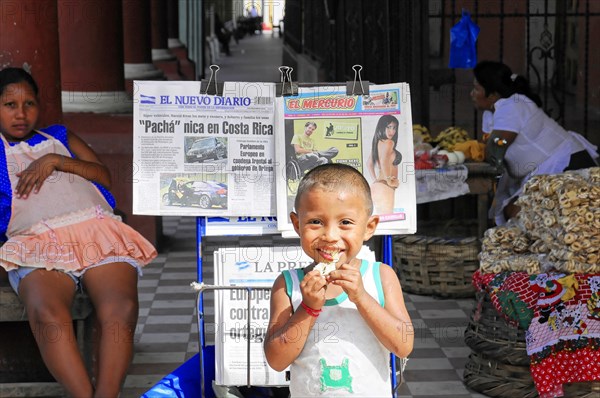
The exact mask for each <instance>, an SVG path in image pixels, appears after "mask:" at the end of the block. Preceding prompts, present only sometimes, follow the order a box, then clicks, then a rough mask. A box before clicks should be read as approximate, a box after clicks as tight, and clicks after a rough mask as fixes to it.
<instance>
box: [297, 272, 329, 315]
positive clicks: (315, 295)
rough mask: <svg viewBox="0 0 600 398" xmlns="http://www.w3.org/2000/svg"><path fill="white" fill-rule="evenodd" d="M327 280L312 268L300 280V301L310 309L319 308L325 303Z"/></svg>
mask: <svg viewBox="0 0 600 398" xmlns="http://www.w3.org/2000/svg"><path fill="white" fill-rule="evenodd" d="M326 286H327V281H326V280H325V278H324V277H323V276H322V275H321V273H320V272H319V271H318V270H315V269H313V270H312V271H310V272H309V273H307V274H306V275H304V278H303V279H302V282H300V291H301V292H302V301H304V304H306V305H307V306H309V307H310V308H312V309H315V310H320V309H321V308H322V307H323V306H324V305H325V287H326Z"/></svg>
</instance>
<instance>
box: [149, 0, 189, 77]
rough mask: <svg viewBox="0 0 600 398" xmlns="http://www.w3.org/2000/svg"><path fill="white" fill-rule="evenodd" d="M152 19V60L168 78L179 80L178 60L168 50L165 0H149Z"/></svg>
mask: <svg viewBox="0 0 600 398" xmlns="http://www.w3.org/2000/svg"><path fill="white" fill-rule="evenodd" d="M150 14H151V15H150V17H151V20H152V35H151V37H152V61H154V65H156V67H157V68H158V69H160V70H162V71H163V72H164V74H165V76H166V77H167V79H168V80H181V79H182V76H181V75H180V74H179V62H178V61H177V58H176V57H175V55H173V53H172V52H171V51H169V38H168V35H169V34H168V27H167V0H150Z"/></svg>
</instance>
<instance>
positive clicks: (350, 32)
mask: <svg viewBox="0 0 600 398" xmlns="http://www.w3.org/2000/svg"><path fill="white" fill-rule="evenodd" d="M462 9H466V10H468V11H469V12H470V13H471V16H472V19H473V20H474V21H475V22H476V23H477V24H478V25H479V26H480V27H481V33H480V38H479V41H478V53H479V59H480V60H481V59H484V58H486V59H492V60H499V61H503V62H505V63H507V64H508V65H510V66H511V68H512V69H513V70H514V71H515V72H517V73H520V74H523V75H525V76H526V77H528V78H529V80H530V81H531V83H532V85H533V86H534V87H535V88H536V89H537V91H538V93H539V94H540V97H541V98H542V100H543V102H544V109H545V110H546V112H547V113H548V114H549V115H551V116H552V117H553V118H555V119H556V120H557V121H558V122H559V123H561V124H562V125H564V126H565V127H566V128H568V129H571V130H574V131H577V132H579V133H581V134H582V135H584V136H586V137H587V138H588V139H590V141H592V142H594V143H596V144H599V143H600V131H599V130H600V129H599V128H598V126H600V68H599V67H598V65H599V64H600V56H598V55H596V53H597V52H592V51H591V46H592V44H593V40H598V39H600V19H599V17H600V1H598V0H428V1H422V0H286V18H285V26H286V29H285V41H286V44H287V46H289V48H291V49H292V51H294V52H295V53H296V54H303V55H304V56H307V57H309V58H310V59H312V60H313V61H314V62H315V63H316V64H317V65H319V68H321V70H322V73H321V74H320V75H321V76H323V77H324V78H325V79H327V80H328V81H344V80H349V79H351V78H352V73H353V72H352V69H351V67H352V65H354V64H361V65H363V66H364V68H365V69H364V71H363V77H364V78H366V79H368V80H370V81H371V82H375V83H387V82H398V81H406V82H409V83H410V86H411V93H412V95H411V97H412V98H411V99H412V110H413V120H414V122H415V123H422V124H426V125H428V126H431V127H432V132H433V133H434V134H435V133H436V132H438V131H440V130H441V129H442V128H443V127H447V126H449V125H461V126H463V127H465V128H466V129H467V130H468V131H470V132H471V133H472V134H473V136H474V137H476V136H477V135H478V133H477V132H478V131H480V125H479V120H478V118H479V115H478V114H477V112H475V111H474V110H473V108H472V105H471V101H470V99H469V92H470V90H471V87H472V74H471V71H470V70H459V69H449V68H448V67H447V63H448V43H449V29H450V27H451V26H453V25H454V24H455V23H456V22H457V21H458V20H459V19H460V16H461V11H462ZM436 129H437V131H436Z"/></svg>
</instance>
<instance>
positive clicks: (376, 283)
mask: <svg viewBox="0 0 600 398" xmlns="http://www.w3.org/2000/svg"><path fill="white" fill-rule="evenodd" d="M380 264H381V263H371V262H368V261H366V260H362V264H361V274H362V276H363V284H364V287H365V290H366V291H367V292H368V293H369V294H370V295H371V296H372V297H373V298H374V299H375V300H376V301H377V302H378V303H379V304H380V305H381V306H383V305H384V304H385V302H384V296H383V289H382V287H381V279H380V274H379V266H380ZM284 277H285V280H286V287H287V291H288V295H289V296H290V298H291V302H292V306H293V308H294V311H296V309H297V308H298V307H299V306H300V303H301V302H302V294H301V292H300V281H301V280H302V278H303V277H304V272H303V270H300V269H295V270H290V271H284ZM290 337H293V336H290ZM389 364H390V352H389V351H388V350H387V349H386V348H385V347H384V346H383V344H381V343H380V342H379V340H377V337H376V336H375V335H374V334H373V332H372V331H371V329H370V328H369V326H368V325H367V324H366V322H365V321H364V320H363V318H362V317H361V316H360V314H359V312H358V310H357V309H356V306H355V305H354V303H352V302H351V301H350V300H349V299H348V296H347V295H346V294H345V293H342V294H341V295H339V296H338V297H336V298H335V299H330V300H327V302H326V303H325V306H324V307H323V311H322V312H321V314H320V315H319V317H318V318H317V321H316V323H315V325H314V327H313V328H312V330H311V332H310V335H309V336H308V339H307V341H306V344H305V345H304V348H303V350H302V352H301V353H300V356H299V357H298V358H297V359H296V360H295V361H294V362H293V363H292V365H291V367H290V371H291V380H290V394H291V396H292V397H339V396H347V397H370V398H379V397H391V396H392V393H391V391H392V386H391V381H390V366H389Z"/></svg>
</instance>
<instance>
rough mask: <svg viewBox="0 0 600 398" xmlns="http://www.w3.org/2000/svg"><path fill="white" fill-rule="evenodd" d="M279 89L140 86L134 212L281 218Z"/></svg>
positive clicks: (190, 84)
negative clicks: (205, 90)
mask: <svg viewBox="0 0 600 398" xmlns="http://www.w3.org/2000/svg"><path fill="white" fill-rule="evenodd" d="M274 87H275V86H274V83H241V82H226V83H225V84H224V88H223V96H215V95H205V94H202V93H201V90H200V82H199V81H198V82H192V81H185V82H183V81H135V93H134V109H133V132H134V136H133V148H134V152H133V166H134V174H133V212H134V213H135V214H147V215H188V216H200V215H206V216H238V215H239V216H274V215H275V196H274V189H273V186H274V184H273V174H274V154H273V149H274V138H273V137H274V134H273V122H274V108H273V98H274V93H275V88H274Z"/></svg>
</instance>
